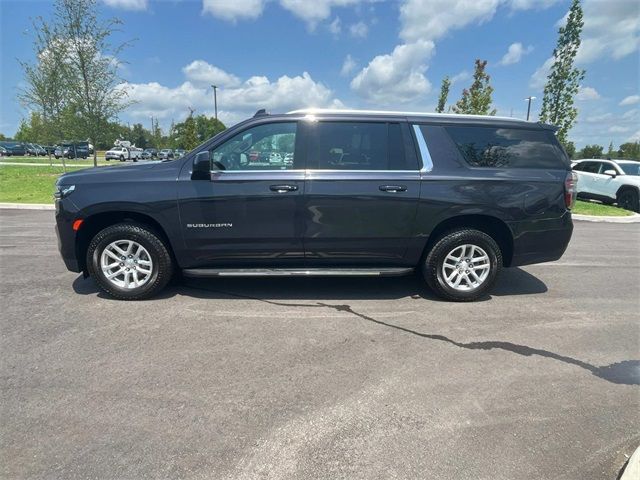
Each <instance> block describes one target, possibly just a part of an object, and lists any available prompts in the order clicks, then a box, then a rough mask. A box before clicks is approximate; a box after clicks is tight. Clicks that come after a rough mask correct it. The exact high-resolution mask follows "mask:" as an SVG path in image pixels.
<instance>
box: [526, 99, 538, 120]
mask: <svg viewBox="0 0 640 480" xmlns="http://www.w3.org/2000/svg"><path fill="white" fill-rule="evenodd" d="M535 99H536V97H531V96H529V97H527V98H525V101H528V102H529V106H528V107H527V122H528V121H529V114H530V113H531V100H535Z"/></svg>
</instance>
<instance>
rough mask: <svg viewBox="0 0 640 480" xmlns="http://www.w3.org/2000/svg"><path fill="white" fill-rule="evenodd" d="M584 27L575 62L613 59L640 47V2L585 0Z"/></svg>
mask: <svg viewBox="0 0 640 480" xmlns="http://www.w3.org/2000/svg"><path fill="white" fill-rule="evenodd" d="M583 3H584V6H583V10H584V29H583V32H582V44H581V45H580V50H578V55H577V57H576V61H577V62H578V63H580V64H587V63H590V62H593V61H594V60H597V59H598V58H603V57H611V58H613V59H614V60H617V59H620V58H623V57H626V56H627V55H630V54H632V53H634V52H637V51H638V50H639V49H640V3H638V2H637V1H636V0H606V1H604V0H584V2H583Z"/></svg>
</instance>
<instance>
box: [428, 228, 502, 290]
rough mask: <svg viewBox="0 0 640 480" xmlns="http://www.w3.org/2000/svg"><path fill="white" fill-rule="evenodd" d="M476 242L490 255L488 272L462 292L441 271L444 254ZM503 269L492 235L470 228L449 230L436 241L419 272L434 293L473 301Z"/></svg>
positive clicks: (500, 255)
mask: <svg viewBox="0 0 640 480" xmlns="http://www.w3.org/2000/svg"><path fill="white" fill-rule="evenodd" d="M467 244H469V245H475V246H477V247H480V248H482V249H483V250H484V251H485V252H486V254H487V256H488V257H489V265H490V266H489V273H488V275H487V277H486V279H485V280H484V281H483V282H482V283H481V284H480V285H479V286H478V287H476V288H473V289H470V290H466V291H461V290H457V289H454V288H453V287H451V286H449V285H448V284H447V283H446V281H445V279H444V274H443V263H444V261H445V258H446V256H447V255H448V254H449V253H450V252H451V251H453V250H454V249H455V248H456V247H459V246H461V245H467ZM501 269H502V252H501V251H500V247H499V246H498V244H497V243H496V242H495V240H494V239H493V238H491V237H490V236H489V235H487V234H486V233H484V232H481V231H479V230H474V229H471V228H460V229H456V230H451V231H449V232H447V233H446V234H444V235H443V236H442V237H440V239H438V240H437V241H436V243H435V244H434V245H433V247H432V248H431V250H430V251H429V252H428V253H427V255H426V258H425V259H424V261H423V264H422V274H423V276H424V279H425V280H426V282H427V284H428V285H429V287H431V289H432V290H433V291H434V293H435V294H436V295H438V296H439V297H441V298H444V299H445V300H452V301H455V302H472V301H474V300H477V299H478V298H481V297H483V296H485V295H486V294H487V292H488V291H489V290H490V289H491V288H492V287H493V284H494V283H495V281H496V279H497V277H498V274H499V273H500V270H501Z"/></svg>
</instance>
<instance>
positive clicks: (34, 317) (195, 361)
mask: <svg viewBox="0 0 640 480" xmlns="http://www.w3.org/2000/svg"><path fill="white" fill-rule="evenodd" d="M53 223H54V222H53V212H51V211H21V210H2V211H0V269H1V272H0V273H1V275H0V298H1V310H0V311H1V315H0V316H1V321H0V329H1V330H0V332H1V344H0V349H1V352H2V353H1V356H0V362H1V363H0V378H1V379H2V380H1V398H0V414H1V415H0V417H1V418H0V420H1V422H0V477H2V478H8V479H13V478H95V479H116V478H117V479H141V478H158V479H164V478H213V479H224V478H228V479H256V478H274V479H279V478H323V479H336V478H345V479H372V478H380V479H393V478H398V479H404V478H438V479H509V480H514V479H583V480H587V479H598V480H599V479H608V478H610V479H613V478H615V477H616V475H617V473H618V470H619V469H620V467H621V465H622V463H623V462H624V455H625V454H627V455H630V454H631V453H632V452H633V450H634V449H635V448H636V447H637V446H638V444H639V443H640V430H639V429H638V424H639V412H640V386H639V384H640V324H639V321H638V320H639V315H640V313H639V312H640V255H639V253H640V224H632V225H621V224H596V223H588V222H576V229H575V233H574V238H573V240H572V243H571V245H570V247H569V250H568V251H567V253H566V255H565V256H564V257H563V258H562V260H561V261H559V262H555V263H549V264H543V265H536V266H529V267H524V268H521V269H510V270H506V271H504V272H503V275H502V277H501V279H500V281H499V283H498V285H497V287H496V288H495V292H494V294H493V295H492V296H491V298H487V299H486V300H485V301H481V302H477V303H472V304H453V303H446V302H442V301H438V300H436V299H435V298H434V297H433V295H431V293H430V292H429V291H428V290H427V289H426V287H423V286H422V285H421V283H420V282H419V281H418V280H417V278H416V277H406V278H389V279H355V280H354V279H223V280H188V281H187V282H186V283H183V284H179V285H176V286H173V287H171V288H170V289H169V290H168V292H167V293H166V295H164V296H163V297H162V298H159V299H155V300H151V301H144V302H119V301H115V300H111V299H109V298H106V297H105V296H103V295H102V294H101V293H98V290H97V288H96V286H95V285H94V283H93V282H92V281H91V280H89V279H83V278H82V276H81V275H77V274H73V273H70V272H67V271H66V270H65V269H64V266H63V264H62V261H61V260H60V258H59V256H58V252H57V247H56V240H55V235H54V232H53Z"/></svg>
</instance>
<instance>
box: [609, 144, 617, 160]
mask: <svg viewBox="0 0 640 480" xmlns="http://www.w3.org/2000/svg"><path fill="white" fill-rule="evenodd" d="M615 155H616V152H614V150H613V142H609V150H607V158H609V159H611V158H613V157H615Z"/></svg>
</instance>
